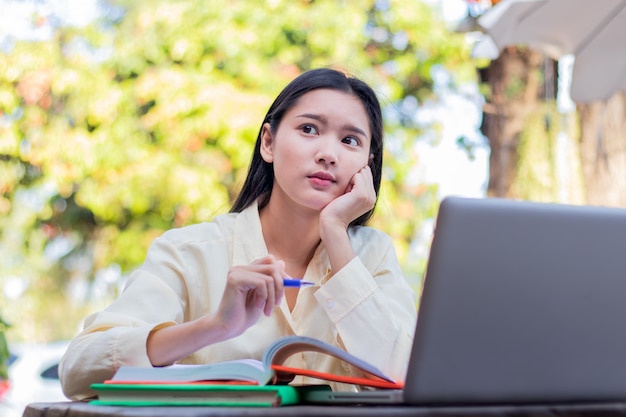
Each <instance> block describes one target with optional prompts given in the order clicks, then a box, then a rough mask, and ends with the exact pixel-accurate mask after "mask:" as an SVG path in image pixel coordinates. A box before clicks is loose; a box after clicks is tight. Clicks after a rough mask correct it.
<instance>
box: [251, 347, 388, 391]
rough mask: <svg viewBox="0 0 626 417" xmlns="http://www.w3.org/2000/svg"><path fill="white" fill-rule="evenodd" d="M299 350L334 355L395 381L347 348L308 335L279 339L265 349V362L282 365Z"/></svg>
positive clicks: (376, 375) (366, 371)
mask: <svg viewBox="0 0 626 417" xmlns="http://www.w3.org/2000/svg"><path fill="white" fill-rule="evenodd" d="M299 352H319V353H324V354H327V355H330V356H334V357H336V358H338V359H340V360H342V361H344V362H347V363H349V364H350V365H352V366H354V367H356V368H358V369H360V370H361V371H363V372H365V373H366V374H368V375H370V376H374V377H378V378H381V379H383V380H385V381H388V382H394V380H393V379H391V378H389V377H388V376H386V375H385V374H384V373H382V372H381V371H380V370H379V369H378V368H376V367H375V366H373V365H370V364H369V363H367V362H365V361H364V360H362V359H359V358H357V357H356V356H354V355H352V354H350V353H348V352H346V351H345V350H343V349H340V348H338V347H336V346H333V345H330V344H328V343H326V342H323V341H321V340H318V339H314V338H311V337H306V336H287V337H283V338H281V339H278V340H277V341H276V342H274V343H272V344H271V345H270V347H269V348H268V349H267V350H266V351H265V354H264V355H263V364H264V365H265V366H266V367H268V368H271V367H272V365H282V364H283V363H284V362H285V361H286V360H287V358H289V357H290V356H291V355H293V354H295V353H299Z"/></svg>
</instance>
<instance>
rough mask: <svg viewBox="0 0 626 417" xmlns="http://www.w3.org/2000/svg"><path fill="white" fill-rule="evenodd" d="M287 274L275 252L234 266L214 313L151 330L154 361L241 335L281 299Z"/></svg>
mask: <svg viewBox="0 0 626 417" xmlns="http://www.w3.org/2000/svg"><path fill="white" fill-rule="evenodd" d="M284 276H285V263H284V262H283V261H279V260H277V259H276V258H275V257H274V256H272V255H268V256H264V257H263V258H260V259H257V260H256V261H254V262H252V263H251V264H250V265H240V266H234V267H232V268H231V269H230V271H228V277H227V280H226V288H225V289H224V294H223V295H222V300H221V301H220V305H219V307H218V308H217V311H216V312H215V313H214V314H211V315H207V316H203V317H201V318H199V319H196V320H192V321H188V322H185V323H181V324H177V325H172V326H167V327H162V328H158V329H155V330H153V331H152V332H151V333H150V335H149V336H148V340H147V342H146V349H147V354H148V358H149V359H150V362H151V363H152V365H153V366H165V365H171V364H172V363H174V362H176V361H177V360H179V359H181V358H184V357H186V356H188V355H190V354H192V353H193V352H195V351H197V350H198V349H201V348H203V347H205V346H208V345H211V344H213V343H217V342H221V341H224V340H227V339H230V338H233V337H236V336H239V335H240V334H242V333H243V332H244V331H245V330H246V329H247V328H248V327H250V326H252V325H253V324H255V323H256V322H257V320H258V319H259V317H261V314H265V315H266V316H269V315H270V314H271V313H272V309H273V308H274V306H277V305H279V304H280V303H281V301H282V298H283V292H284V290H283V277H284Z"/></svg>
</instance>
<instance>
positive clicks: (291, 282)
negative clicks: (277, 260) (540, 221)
mask: <svg viewBox="0 0 626 417" xmlns="http://www.w3.org/2000/svg"><path fill="white" fill-rule="evenodd" d="M283 285H284V286H285V287H304V286H307V285H315V284H314V283H313V282H309V281H302V280H301V279H295V278H283Z"/></svg>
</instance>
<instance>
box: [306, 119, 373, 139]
mask: <svg viewBox="0 0 626 417" xmlns="http://www.w3.org/2000/svg"><path fill="white" fill-rule="evenodd" d="M296 117H303V118H308V119H313V120H318V121H320V122H321V123H324V124H327V121H326V117H324V116H321V115H319V114H313V113H302V114H299V115H297V116H296ZM344 129H346V130H349V131H351V132H354V133H358V134H361V135H363V136H365V137H367V133H365V131H364V130H363V129H360V128H358V127H356V126H352V125H346V126H344Z"/></svg>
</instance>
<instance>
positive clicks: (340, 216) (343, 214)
mask: <svg viewBox="0 0 626 417" xmlns="http://www.w3.org/2000/svg"><path fill="white" fill-rule="evenodd" d="M375 204H376V190H375V189H374V179H373V176H372V170H371V169H370V167H369V166H365V167H363V168H361V169H360V170H359V172H357V173H356V174H354V176H353V177H352V179H351V180H350V183H349V184H348V187H347V188H346V191H345V193H344V194H343V195H341V196H339V197H337V198H336V199H334V200H333V201H331V202H330V203H329V204H328V205H327V206H326V207H324V209H323V210H322V212H321V213H320V227H324V226H325V225H330V226H337V225H341V226H342V227H343V228H344V229H347V228H348V225H349V224H350V222H352V221H353V220H355V219H357V218H358V217H359V216H361V215H363V214H365V213H367V212H368V211H370V210H371V209H372V208H374V205H375Z"/></svg>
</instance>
